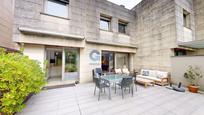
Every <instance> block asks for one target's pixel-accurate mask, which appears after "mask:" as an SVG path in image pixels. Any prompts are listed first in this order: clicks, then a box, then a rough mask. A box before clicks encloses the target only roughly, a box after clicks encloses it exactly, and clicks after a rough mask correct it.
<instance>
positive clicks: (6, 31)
mask: <svg viewBox="0 0 204 115" xmlns="http://www.w3.org/2000/svg"><path fill="white" fill-rule="evenodd" d="M13 4H14V1H13V0H1V3H0V47H4V48H9V49H14V43H13V42H12V22H13Z"/></svg>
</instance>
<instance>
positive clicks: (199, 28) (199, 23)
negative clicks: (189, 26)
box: [193, 0, 204, 40]
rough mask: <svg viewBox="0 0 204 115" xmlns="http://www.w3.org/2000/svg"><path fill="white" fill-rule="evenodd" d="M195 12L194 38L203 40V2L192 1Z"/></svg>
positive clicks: (198, 0) (200, 0) (201, 0)
mask: <svg viewBox="0 0 204 115" xmlns="http://www.w3.org/2000/svg"><path fill="white" fill-rule="evenodd" d="M193 5H194V12H195V30H196V31H195V36H196V40H201V39H204V1H203V0H193Z"/></svg>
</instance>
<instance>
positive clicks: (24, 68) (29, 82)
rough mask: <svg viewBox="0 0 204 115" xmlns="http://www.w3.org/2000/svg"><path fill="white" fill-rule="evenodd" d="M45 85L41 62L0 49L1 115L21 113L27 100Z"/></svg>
mask: <svg viewBox="0 0 204 115" xmlns="http://www.w3.org/2000/svg"><path fill="white" fill-rule="evenodd" d="M44 85H45V73H44V72H43V70H42V68H41V67H40V66H39V62H37V61H35V60H31V59H29V58H28V57H27V56H23V55H22V54H20V53H6V52H5V51H4V50H3V49H0V113H4V114H8V115H12V114H14V113H16V112H20V111H21V110H22V109H23V108H24V107H25V104H24V103H23V102H24V100H25V98H26V97H27V96H28V95H29V94H31V93H38V92H40V91H41V88H42V87H43V86H44Z"/></svg>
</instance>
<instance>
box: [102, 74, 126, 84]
mask: <svg viewBox="0 0 204 115" xmlns="http://www.w3.org/2000/svg"><path fill="white" fill-rule="evenodd" d="M124 77H128V76H127V75H120V74H112V75H103V76H102V78H103V79H106V80H108V81H109V82H120V81H121V80H122V79H123V78H124Z"/></svg>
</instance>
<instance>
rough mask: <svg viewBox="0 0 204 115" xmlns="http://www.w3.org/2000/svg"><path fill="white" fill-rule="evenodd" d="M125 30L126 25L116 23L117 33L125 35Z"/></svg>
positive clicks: (120, 22)
mask: <svg viewBox="0 0 204 115" xmlns="http://www.w3.org/2000/svg"><path fill="white" fill-rule="evenodd" d="M126 29H127V23H125V22H122V21H119V23H118V32H119V33H123V34H126Z"/></svg>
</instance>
